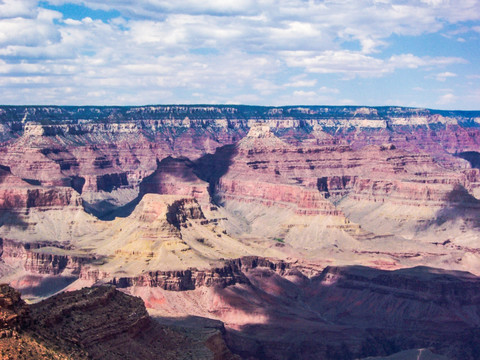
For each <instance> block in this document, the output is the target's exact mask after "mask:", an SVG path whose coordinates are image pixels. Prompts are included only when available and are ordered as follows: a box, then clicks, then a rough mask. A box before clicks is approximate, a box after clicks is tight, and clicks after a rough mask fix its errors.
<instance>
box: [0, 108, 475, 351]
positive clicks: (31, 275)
mask: <svg viewBox="0 0 480 360" xmlns="http://www.w3.org/2000/svg"><path fill="white" fill-rule="evenodd" d="M0 125H1V127H0V130H1V133H0V141H1V143H0V259H1V260H0V280H1V281H2V282H6V283H9V284H10V285H12V286H13V287H15V288H16V289H18V290H20V291H21V292H22V294H23V296H24V297H25V298H26V299H27V300H29V301H36V300H40V299H43V298H46V297H49V296H51V295H53V294H55V293H57V292H59V291H62V290H66V289H68V290H75V289H80V288H82V287H83V286H91V285H95V284H113V285H115V286H116V287H118V288H121V289H122V291H125V292H129V293H133V294H136V295H138V296H140V297H141V298H142V299H143V300H144V302H145V304H146V305H147V307H148V308H149V309H151V311H154V312H155V314H157V315H158V314H160V315H163V316H173V315H175V314H183V315H185V316H191V315H195V316H200V317H202V318H211V319H212V318H213V319H216V320H220V321H222V322H224V323H225V325H226V331H227V333H226V334H227V338H226V339H227V343H228V345H229V346H230V348H231V349H233V350H234V351H235V352H237V353H238V354H240V355H242V356H244V357H247V358H248V357H252V358H278V359H283V358H285V359H287V358H292V357H295V356H296V355H298V354H300V355H299V356H298V358H305V359H309V358H312V359H316V358H326V359H328V358H331V359H337V358H362V357H368V356H390V355H394V354H395V353H400V355H399V356H403V355H402V354H403V353H402V352H403V351H406V354H414V353H415V354H420V353H421V351H423V350H421V349H426V350H425V351H427V350H428V351H430V352H431V353H432V356H437V355H438V356H447V358H458V359H460V358H462V359H463V358H465V359H469V358H472V359H474V358H476V354H478V353H477V352H476V351H477V350H475V348H474V347H473V346H472V345H471V344H472V342H475V339H476V338H477V337H478V334H476V330H475V329H476V327H478V321H477V318H476V315H475V311H476V310H475V309H476V307H477V305H478V304H477V300H478V299H476V289H477V278H476V276H477V275H479V274H480V249H479V245H478V240H479V239H480V220H479V219H480V170H479V167H480V160H479V159H480V155H479V154H480V113H478V112H455V111H435V110H425V109H410V108H394V107H382V108H367V107H321V106H314V107H279V108H269V107H249V106H151V107H99V108H95V107H65V108H63V107H8V108H5V109H3V111H1V112H0ZM425 266H428V267H433V268H435V269H437V270H432V269H430V268H428V269H427V268H424V267H425ZM385 270H396V271H393V272H387V271H385ZM455 271H457V272H455ZM458 271H467V272H469V273H470V274H465V273H460V272H458ZM472 274H473V275H472ZM360 289H363V290H360ZM365 289H367V290H365ZM459 294H460V295H459ZM438 304H443V305H445V306H444V307H442V306H443V305H442V306H440V305H438ZM437 305H438V306H437ZM425 319H428V321H426V320H425ZM467 319H468V320H467ZM447 325H448V326H447ZM449 326H453V327H454V328H455V329H456V330H455V331H456V333H458V334H459V335H458V336H453V337H451V338H448V337H447V333H446V332H445V331H446V330H445V331H443V330H442V329H447V328H448V327H449ZM311 334H316V335H315V336H312V335H311ZM424 334H428V335H424ZM318 339H320V340H318ZM212 341H213V340H212ZM462 349H463V350H462ZM462 351H463V352H462Z"/></svg>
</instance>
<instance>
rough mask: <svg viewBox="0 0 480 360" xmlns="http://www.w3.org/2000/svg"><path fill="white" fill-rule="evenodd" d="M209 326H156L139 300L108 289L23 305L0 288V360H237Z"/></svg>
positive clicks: (220, 327) (5, 287)
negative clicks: (195, 328)
mask: <svg viewBox="0 0 480 360" xmlns="http://www.w3.org/2000/svg"><path fill="white" fill-rule="evenodd" d="M214 325H215V326H212V325H211V324H210V326H209V328H208V329H203V331H202V330H197V331H196V332H193V331H192V330H190V333H189V334H187V333H186V332H185V331H184V329H181V328H179V327H171V326H162V325H159V324H158V323H157V322H156V321H155V320H153V319H152V318H150V316H149V315H148V313H147V311H146V309H145V305H144V304H143V301H142V300H141V299H140V298H137V297H133V296H130V295H126V294H124V293H122V292H120V291H117V290H116V289H115V288H114V287H113V286H101V287H93V288H84V289H82V290H79V291H73V292H67V293H63V294H60V295H57V296H53V297H51V298H49V299H47V300H45V301H42V302H40V303H38V304H35V305H32V306H29V305H26V304H25V302H23V300H21V299H20V295H19V293H18V292H17V291H15V290H14V289H12V288H11V287H9V286H8V285H0V358H1V359H15V360H16V359H72V360H73V359H75V360H77V359H112V360H113V359H132V360H133V359H172V360H173V359H188V358H195V356H199V358H206V359H208V358H211V359H231V360H233V359H238V357H236V356H234V355H232V353H231V352H230V351H229V350H228V348H227V347H226V345H225V342H224V341H223V335H222V334H223V333H224V328H223V325H222V324H221V323H220V322H218V324H214ZM192 354H196V355H194V357H192Z"/></svg>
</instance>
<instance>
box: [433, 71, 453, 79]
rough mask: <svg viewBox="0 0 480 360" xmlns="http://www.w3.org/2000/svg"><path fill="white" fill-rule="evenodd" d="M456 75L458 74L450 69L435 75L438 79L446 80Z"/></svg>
mask: <svg viewBox="0 0 480 360" xmlns="http://www.w3.org/2000/svg"><path fill="white" fill-rule="evenodd" d="M456 76H457V74H454V73H452V72H449V71H445V72H442V73H439V74H437V75H435V79H437V80H438V81H445V80H447V79H448V78H452V77H456Z"/></svg>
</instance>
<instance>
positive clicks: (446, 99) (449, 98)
mask: <svg viewBox="0 0 480 360" xmlns="http://www.w3.org/2000/svg"><path fill="white" fill-rule="evenodd" d="M457 99H458V97H457V96H455V95H454V94H452V93H448V94H444V95H442V96H440V97H439V98H438V100H437V104H438V105H450V104H452V103H454V102H455V101H456V100H457Z"/></svg>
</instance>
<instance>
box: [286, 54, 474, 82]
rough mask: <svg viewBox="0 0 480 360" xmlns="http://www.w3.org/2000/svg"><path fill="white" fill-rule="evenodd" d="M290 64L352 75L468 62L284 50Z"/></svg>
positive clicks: (437, 58) (347, 77)
mask: <svg viewBox="0 0 480 360" xmlns="http://www.w3.org/2000/svg"><path fill="white" fill-rule="evenodd" d="M283 56H284V58H285V61H286V63H287V64H288V65H289V66H293V67H302V68H305V70H306V71H308V72H311V73H320V74H331V73H337V74H338V73H340V74H344V75H345V77H346V79H350V78H352V77H356V76H359V77H381V76H384V75H385V74H387V73H391V72H393V71H395V70H396V69H404V68H407V69H417V68H419V67H438V66H445V65H449V64H455V63H465V60H464V59H462V58H458V57H418V56H415V55H412V54H402V55H394V56H392V57H390V59H387V60H383V59H379V58H375V57H373V56H370V55H365V54H362V53H361V52H357V51H345V50H342V51H325V52H321V53H314V52H306V51H296V52H283Z"/></svg>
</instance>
